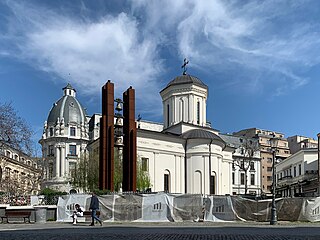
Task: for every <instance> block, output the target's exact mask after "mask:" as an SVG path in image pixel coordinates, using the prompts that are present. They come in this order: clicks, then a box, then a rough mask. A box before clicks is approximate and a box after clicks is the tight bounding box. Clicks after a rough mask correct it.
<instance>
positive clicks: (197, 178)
mask: <svg viewBox="0 0 320 240" xmlns="http://www.w3.org/2000/svg"><path fill="white" fill-rule="evenodd" d="M193 181H194V182H193V188H194V192H195V193H200V194H202V172H201V171H200V170H196V171H195V172H194V180H193Z"/></svg>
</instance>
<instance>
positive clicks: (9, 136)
mask: <svg viewBox="0 0 320 240" xmlns="http://www.w3.org/2000/svg"><path fill="white" fill-rule="evenodd" d="M32 134H33V131H32V130H31V128H30V127H29V126H28V124H27V123H26V121H25V120H24V119H22V118H21V117H20V116H18V113H17V111H16V110H15V109H14V108H13V106H12V104H11V103H1V102H0V147H2V144H6V145H8V146H10V147H13V148H15V149H18V150H21V151H23V152H25V153H26V154H29V155H31V153H32V141H31V137H32Z"/></svg>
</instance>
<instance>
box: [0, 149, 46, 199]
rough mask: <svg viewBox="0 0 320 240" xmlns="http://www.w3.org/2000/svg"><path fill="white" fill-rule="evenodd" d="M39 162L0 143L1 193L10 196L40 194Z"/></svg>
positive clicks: (40, 176)
mask: <svg viewBox="0 0 320 240" xmlns="http://www.w3.org/2000/svg"><path fill="white" fill-rule="evenodd" d="M38 160H39V159H37V158H32V157H30V156H28V155H27V154H25V153H23V152H21V151H19V150H17V149H14V148H12V147H9V146H8V145H7V144H5V143H0V192H2V193H6V194H8V195H10V196H19V195H30V194H38V193H39V191H40V184H41V181H42V166H41V164H39V161H38Z"/></svg>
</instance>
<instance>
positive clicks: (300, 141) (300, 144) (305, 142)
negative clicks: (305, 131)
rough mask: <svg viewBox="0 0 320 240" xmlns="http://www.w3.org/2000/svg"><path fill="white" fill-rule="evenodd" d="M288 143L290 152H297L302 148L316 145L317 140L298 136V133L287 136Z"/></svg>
mask: <svg viewBox="0 0 320 240" xmlns="http://www.w3.org/2000/svg"><path fill="white" fill-rule="evenodd" d="M288 144H289V149H290V153H291V154H294V153H296V152H299V151H300V150H302V149H309V148H317V147H318V141H317V140H315V139H313V138H309V137H304V136H298V135H295V136H292V137H288Z"/></svg>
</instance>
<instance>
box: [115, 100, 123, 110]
mask: <svg viewBox="0 0 320 240" xmlns="http://www.w3.org/2000/svg"><path fill="white" fill-rule="evenodd" d="M116 111H122V105H121V102H117V106H116Z"/></svg>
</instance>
